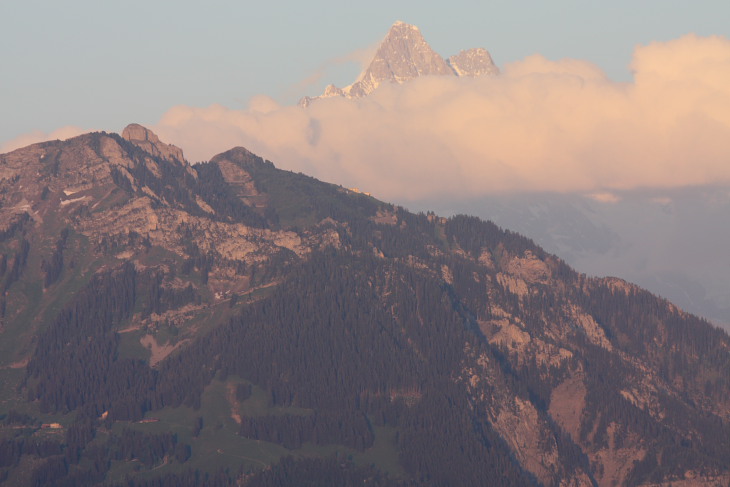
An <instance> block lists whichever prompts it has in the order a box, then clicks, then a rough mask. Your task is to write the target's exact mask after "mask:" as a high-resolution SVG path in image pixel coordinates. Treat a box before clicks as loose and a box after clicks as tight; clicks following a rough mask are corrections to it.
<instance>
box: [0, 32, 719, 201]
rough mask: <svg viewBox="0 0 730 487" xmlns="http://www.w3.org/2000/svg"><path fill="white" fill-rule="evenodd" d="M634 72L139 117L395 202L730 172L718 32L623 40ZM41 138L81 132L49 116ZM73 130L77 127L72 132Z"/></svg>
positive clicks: (400, 88)
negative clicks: (53, 127) (58, 126)
mask: <svg viewBox="0 0 730 487" xmlns="http://www.w3.org/2000/svg"><path fill="white" fill-rule="evenodd" d="M631 68H632V70H633V72H634V81H633V82H631V83H616V82H613V81H611V80H609V79H608V78H607V77H606V75H605V74H604V73H603V72H602V71H601V70H600V69H599V68H598V67H596V66H595V65H593V64H590V63H588V62H584V61H579V60H572V59H567V60H561V61H550V60H548V59H545V58H544V57H542V56H540V55H534V56H531V57H528V58H526V59H524V60H522V61H519V62H515V63H512V64H509V65H507V66H504V68H503V70H502V74H501V75H500V76H497V77H493V78H488V77H487V78H456V77H453V78H452V77H425V78H420V79H417V80H414V81H412V82H410V83H407V84H405V85H389V86H382V87H381V88H380V89H378V90H377V91H376V92H375V93H373V94H371V95H370V96H369V97H367V98H363V99H359V100H347V99H343V98H330V99H323V100H318V101H315V102H314V103H313V104H312V105H310V106H309V107H308V108H306V109H305V108H301V107H297V106H280V105H278V104H277V103H276V102H275V101H274V100H273V99H271V98H269V97H266V96H257V97H254V98H253V99H251V101H250V105H249V107H248V109H246V110H233V109H229V108H226V107H223V106H219V105H214V106H211V107H207V108H193V107H187V106H177V107H174V108H172V109H170V110H169V111H168V112H167V113H166V114H165V115H164V116H163V117H162V119H161V120H160V122H159V123H158V124H157V125H156V126H155V127H151V128H152V129H153V130H155V132H157V133H158V135H159V136H160V138H161V139H162V140H164V141H166V142H169V143H173V144H175V145H178V146H180V147H182V148H183V149H184V151H185V154H186V157H187V158H188V159H189V160H191V161H200V160H206V159H209V158H210V157H212V156H213V155H215V154H217V153H219V152H222V151H224V150H227V149H230V148H232V147H234V146H237V145H241V146H244V147H246V148H248V149H249V150H251V151H253V152H255V153H257V154H259V155H261V156H263V157H265V158H267V159H270V160H272V161H274V163H275V164H276V165H277V166H278V167H281V168H285V169H291V170H295V171H302V172H304V173H307V174H311V175H313V176H316V177H319V178H321V179H323V180H327V181H332V182H336V183H339V184H343V185H345V186H349V187H359V188H360V189H362V190H364V191H369V192H372V193H373V194H374V195H376V196H378V197H380V198H384V199H390V200H395V201H399V202H401V201H408V200H417V199H422V198H426V197H429V198H433V197H438V196H451V197H454V196H478V195H484V194H490V193H491V194H493V193H497V192H511V191H520V192H523V191H558V192H581V193H586V194H611V192H613V191H621V190H628V189H635V188H643V187H652V188H672V187H681V186H687V185H701V184H707V183H713V184H718V183H723V184H724V183H730V40H728V39H727V38H724V37H707V38H703V37H697V36H695V35H687V36H684V37H682V38H680V39H676V40H673V41H669V42H657V43H653V44H650V45H648V46H640V47H637V48H636V51H635V54H634V59H633V62H632V65H631ZM62 130H63V131H65V132H64V133H62V134H61V133H60V131H57V132H54V133H53V134H49V135H48V136H45V134H40V133H38V134H33V135H34V136H35V137H36V138H35V139H34V140H30V141H27V140H24V141H22V143H21V142H20V141H18V139H16V140H15V141H12V142H11V143H9V144H6V145H5V146H4V147H3V150H2V151H3V152H5V151H7V150H9V149H8V147H9V146H10V145H11V144H13V145H14V147H19V146H20V145H24V144H25V143H30V142H33V141H36V140H42V139H43V138H45V139H47V138H57V137H59V138H65V137H68V136H69V135H75V133H78V132H80V131H79V130H78V129H76V128H65V129H62ZM74 130H76V131H78V132H74Z"/></svg>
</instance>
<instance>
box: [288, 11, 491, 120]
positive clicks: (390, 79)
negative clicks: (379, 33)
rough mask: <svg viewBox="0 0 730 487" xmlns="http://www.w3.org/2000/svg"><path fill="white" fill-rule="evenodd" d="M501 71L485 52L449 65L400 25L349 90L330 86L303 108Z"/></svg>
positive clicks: (416, 34) (463, 54) (416, 30)
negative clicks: (423, 80) (389, 87)
mask: <svg viewBox="0 0 730 487" xmlns="http://www.w3.org/2000/svg"><path fill="white" fill-rule="evenodd" d="M498 73H499V69H498V68H497V66H495V64H494V62H493V61H492V57H491V56H490V55H489V52H488V51H487V50H486V49H484V48H474V49H469V50H466V51H462V52H460V53H459V54H456V55H454V56H451V57H450V58H449V59H448V61H445V60H444V59H443V58H442V57H441V56H440V55H439V54H438V53H436V52H435V51H434V50H433V49H432V48H431V46H429V45H428V43H427V42H426V40H425V39H424V37H423V35H422V34H421V31H420V29H419V28H418V27H416V26H414V25H410V24H406V23H405V22H401V21H398V22H396V23H394V24H393V26H392V27H391V28H390V30H389V31H388V34H387V35H386V36H385V39H384V40H383V42H382V43H381V44H380V46H379V47H378V50H377V52H376V53H375V56H374V57H373V59H372V61H371V62H370V65H369V66H368V67H367V68H366V69H365V71H363V72H362V73H361V74H360V76H359V77H358V79H357V81H355V82H354V83H353V84H351V85H349V86H346V87H345V88H338V87H336V86H334V85H328V86H327V87H326V88H325V91H324V94H322V95H321V96H320V97H304V98H303V99H302V100H301V101H300V105H301V106H308V105H309V104H310V103H311V102H312V101H314V100H316V99H317V98H327V97H332V96H344V97H346V98H359V97H363V96H367V95H369V94H370V93H372V92H373V91H375V89H376V88H377V87H378V86H380V85H381V84H383V83H405V82H407V81H410V80H412V79H415V78H418V77H419V76H492V75H496V74H498Z"/></svg>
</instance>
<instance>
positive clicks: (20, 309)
mask: <svg viewBox="0 0 730 487" xmlns="http://www.w3.org/2000/svg"><path fill="white" fill-rule="evenodd" d="M0 175H1V177H2V179H0V286H1V288H0V289H2V291H3V292H2V296H0V320H1V321H0V379H2V380H1V381H0V393H1V395H0V397H2V398H3V399H2V401H0V416H4V418H5V420H4V422H3V423H2V424H0V433H2V436H1V437H0V451H2V452H4V453H3V456H2V457H1V458H0V460H1V461H0V475H1V476H2V478H3V479H5V481H7V482H8V484H9V485H44V483H43V479H52V481H49V482H50V483H49V482H46V483H49V485H50V484H52V482H56V483H58V482H60V480H59V479H64V482H66V483H68V484H73V485H96V484H99V483H101V482H107V483H111V484H114V482H121V480H120V479H123V478H124V476H125V475H129V476H132V477H134V478H135V479H137V480H139V481H140V482H141V481H142V480H143V477H144V476H150V477H156V478H157V480H156V481H159V482H161V483H162V485H165V484H164V482H167V483H169V484H174V485H183V484H184V482H188V481H189V483H190V484H191V485H194V484H195V482H196V481H199V480H200V479H201V478H205V474H204V472H208V474H211V475H212V474H216V475H218V476H217V477H215V478H216V479H217V482H218V484H219V485H284V484H282V483H276V482H274V481H273V480H270V479H269V480H268V481H267V482H269V483H265V481H264V479H267V478H269V477H267V476H274V477H276V476H277V475H280V476H281V477H276V478H279V479H280V480H281V478H285V477H286V476H287V475H288V476H289V477H290V478H291V477H292V476H293V478H304V477H302V476H303V475H311V474H312V472H317V473H318V475H319V478H320V479H321V478H333V476H338V477H336V478H345V477H347V478H349V479H351V483H353V482H354V483H358V484H362V483H363V482H366V483H371V484H373V485H477V484H479V483H480V482H483V481H484V479H500V482H501V485H545V486H563V485H565V486H568V485H570V486H583V485H585V486H589V485H599V486H612V485H670V484H671V485H715V484H719V485H724V484H723V482H724V483H725V484H726V483H727V482H728V480H730V478H729V477H728V472H729V471H730V460H729V459H728V455H727V452H728V451H730V443H728V442H729V441H730V339H729V338H728V336H727V335H726V334H725V333H723V332H722V331H720V330H718V329H715V328H713V327H712V326H710V325H709V324H707V323H706V322H704V321H702V320H700V319H698V318H696V317H694V316H691V315H688V314H686V313H684V312H683V311H681V310H679V309H678V308H677V307H676V306H674V305H672V304H671V303H669V302H667V301H664V300H662V299H659V298H657V297H655V296H652V295H651V294H649V293H647V292H646V291H643V290H642V289H640V288H638V287H637V286H634V285H632V284H629V283H626V282H624V281H621V280H618V279H598V278H589V277H586V276H585V275H581V274H578V273H575V272H574V271H573V270H571V269H570V268H569V267H568V266H567V265H565V263H563V262H562V261H561V260H560V259H558V258H556V257H554V256H552V255H550V254H548V253H546V252H545V251H543V250H542V249H540V248H539V247H537V246H536V245H535V244H534V243H533V242H531V241H530V240H528V239H526V238H524V237H521V236H519V235H517V234H514V233H511V232H509V231H505V230H502V229H500V228H499V227H497V226H496V225H494V224H491V223H489V222H484V221H482V220H479V219H477V218H471V217H465V216H459V217H454V218H450V219H445V218H440V217H438V216H436V215H434V214H419V215H414V214H411V213H409V212H407V211H405V210H403V209H402V208H398V207H394V206H392V205H389V204H386V203H383V202H380V201H377V200H375V199H373V198H370V197H369V196H366V195H364V194H360V193H355V192H352V191H349V190H346V189H344V188H341V187H339V186H335V185H331V184H325V183H322V182H319V181H316V180H314V179H312V178H308V177H306V176H304V175H301V174H293V173H289V172H286V171H280V170H278V169H276V168H275V167H274V166H273V164H272V163H270V162H268V161H264V160H262V159H260V158H258V157H257V156H255V155H254V154H252V153H250V152H249V151H247V150H246V149H243V148H235V149H232V150H230V151H228V152H225V153H223V154H220V155H218V156H216V157H215V158H214V159H213V160H211V161H210V162H208V163H203V164H197V165H194V166H191V165H189V164H188V163H187V162H186V161H185V160H184V158H183V156H182V153H181V152H180V151H179V149H177V148H174V147H172V146H168V145H166V144H164V143H163V142H161V141H159V139H158V138H157V137H156V136H155V135H154V134H153V133H152V132H150V131H149V130H147V129H145V128H144V127H141V126H138V125H132V126H130V127H128V128H127V129H125V131H124V133H123V136H119V135H116V134H105V133H95V134H87V135H83V136H80V137H77V138H74V139H71V140H68V141H66V142H58V141H57V142H47V143H42V144H36V145H33V146H30V147H27V148H24V149H19V150H17V151H14V152H12V153H9V154H4V155H0ZM42 424H45V425H50V424H54V425H56V424H57V425H58V427H56V426H54V427H53V428H50V427H46V428H43V427H42V426H41V425H42ZM172 432H175V436H174V437H173V435H172ZM165 435H167V436H165ZM175 442H177V444H176V443H175ZM323 451H330V452H337V454H338V455H339V457H338V461H337V462H330V463H327V462H326V461H325V460H321V459H320V460H317V458H319V457H321V455H322V452H323ZM221 452H222V453H221ZM289 454H292V455H295V456H301V459H300V460H297V461H293V460H286V459H283V460H282V458H285V457H286V456H287V455H289ZM210 458H215V459H216V462H215V465H216V466H217V467H214V466H211V465H212V464H211V461H210ZM346 458H352V459H353V460H354V463H353V464H350V463H348V461H347V460H345V459H346ZM187 462H190V463H188V464H187V465H183V466H181V465H180V463H187ZM292 462H294V463H292ZM322 462H324V463H322ZM357 465H372V467H370V468H369V469H368V468H366V469H362V468H359V467H357ZM218 467H220V470H210V469H211V468H218ZM223 467H225V468H226V469H227V470H223ZM181 470H186V471H187V470H189V471H190V472H192V473H191V477H190V478H189V479H188V480H185V481H183V479H182V478H180V477H176V475H180V474H179V472H180V471H181ZM196 470H197V471H198V472H197V473H195V471H196ZM236 472H241V473H240V474H238V473H236ZM386 473H387V475H386ZM138 474H140V475H139V477H137V475H138ZM195 479H197V480H195ZM352 479H355V480H352ZM135 481H136V480H135ZM271 482H274V483H273V484H272V483H271ZM343 482H344V481H343Z"/></svg>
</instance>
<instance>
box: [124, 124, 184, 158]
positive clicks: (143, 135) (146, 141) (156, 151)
mask: <svg viewBox="0 0 730 487" xmlns="http://www.w3.org/2000/svg"><path fill="white" fill-rule="evenodd" d="M122 137H123V138H124V139H127V140H128V141H130V142H131V143H133V144H134V145H136V146H138V147H139V148H141V149H143V150H145V151H147V152H149V153H150V154H153V155H155V156H160V157H163V158H164V159H169V160H177V161H180V162H184V161H185V158H184V157H183V151H182V149H180V148H179V147H177V146H174V145H172V144H165V143H164V142H162V141H160V138H159V137H157V135H156V134H155V133H154V132H153V131H151V130H150V129H148V128H147V127H143V126H142V125H140V124H138V123H131V124H129V125H127V126H126V127H125V128H124V131H123V132H122Z"/></svg>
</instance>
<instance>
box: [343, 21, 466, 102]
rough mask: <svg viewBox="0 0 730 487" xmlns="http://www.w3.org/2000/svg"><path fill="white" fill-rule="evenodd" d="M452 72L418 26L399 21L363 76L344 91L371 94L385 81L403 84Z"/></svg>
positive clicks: (355, 95)
mask: <svg viewBox="0 0 730 487" xmlns="http://www.w3.org/2000/svg"><path fill="white" fill-rule="evenodd" d="M450 74H452V71H451V69H450V68H449V65H448V64H446V61H444V59H443V58H442V57H441V56H439V55H438V53H436V51H434V50H433V49H431V46H429V45H428V43H427V42H426V39H424V38H423V35H422V34H421V31H420V30H419V29H418V27H416V26H414V25H409V24H406V23H404V22H400V21H398V22H396V23H395V24H393V27H391V28H390V31H389V32H388V35H387V36H385V39H384V40H383V42H382V43H381V44H380V47H379V48H378V51H377V52H376V53H375V57H374V58H373V60H372V61H371V62H370V65H369V66H368V67H367V69H366V70H365V71H364V72H363V74H362V75H361V76H360V79H359V80H358V81H356V82H355V83H353V84H352V85H351V86H350V87H348V88H349V89H347V88H346V89H345V91H346V93H348V94H349V95H350V96H352V97H359V96H364V95H369V94H370V93H372V92H373V91H374V90H375V88H377V87H378V86H379V85H380V84H382V83H383V82H396V83H403V82H405V81H409V80H411V79H414V78H417V77H419V76H424V75H450Z"/></svg>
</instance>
